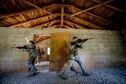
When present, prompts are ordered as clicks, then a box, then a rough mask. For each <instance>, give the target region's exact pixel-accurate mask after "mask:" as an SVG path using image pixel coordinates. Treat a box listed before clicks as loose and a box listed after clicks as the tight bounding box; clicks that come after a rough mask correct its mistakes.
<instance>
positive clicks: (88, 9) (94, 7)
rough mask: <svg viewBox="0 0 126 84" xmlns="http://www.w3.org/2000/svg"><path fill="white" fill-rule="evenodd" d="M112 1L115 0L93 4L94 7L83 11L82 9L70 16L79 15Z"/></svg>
mask: <svg viewBox="0 0 126 84" xmlns="http://www.w3.org/2000/svg"><path fill="white" fill-rule="evenodd" d="M112 1H113V0H108V1H106V2H103V3H100V4H98V5H95V6H93V7H90V8H87V9H85V10H83V11H80V12H77V13H75V14H72V15H70V16H71V17H72V16H76V15H79V14H81V13H84V12H86V11H89V10H92V9H94V8H97V7H99V6H102V5H104V4H107V3H110V2H112Z"/></svg>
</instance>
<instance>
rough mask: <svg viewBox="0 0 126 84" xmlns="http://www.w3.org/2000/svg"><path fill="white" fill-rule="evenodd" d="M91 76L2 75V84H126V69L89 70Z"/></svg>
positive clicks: (49, 74) (70, 74)
mask: <svg viewBox="0 0 126 84" xmlns="http://www.w3.org/2000/svg"><path fill="white" fill-rule="evenodd" d="M88 71H89V72H90V73H91V75H90V76H87V77H86V76H84V77H83V76H81V75H80V74H78V75H75V73H74V72H71V71H70V72H69V74H68V77H69V79H67V80H62V79H61V78H58V77H57V75H56V74H57V73H56V72H51V71H50V72H45V73H42V72H40V73H39V74H37V75H35V76H27V73H26V72H20V73H16V72H15V73H14V72H11V73H1V74H0V84H126V68H101V69H93V70H88Z"/></svg>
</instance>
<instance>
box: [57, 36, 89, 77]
mask: <svg viewBox="0 0 126 84" xmlns="http://www.w3.org/2000/svg"><path fill="white" fill-rule="evenodd" d="M77 41H78V38H77V37H73V42H71V43H70V45H69V50H70V58H69V59H68V64H67V66H66V67H65V68H64V69H63V70H62V71H60V74H59V75H58V76H59V77H61V78H62V79H67V76H66V75H65V74H66V73H67V72H68V71H69V70H70V68H71V67H72V65H73V62H74V61H76V62H77V63H78V64H79V66H80V68H81V70H82V75H83V76H89V75H90V74H88V73H86V71H85V67H84V65H83V62H82V61H81V59H80V57H79V56H78V48H82V44H80V43H79V42H77ZM85 41H87V40H85Z"/></svg>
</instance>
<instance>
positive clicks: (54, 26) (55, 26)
mask: <svg viewBox="0 0 126 84" xmlns="http://www.w3.org/2000/svg"><path fill="white" fill-rule="evenodd" d="M57 27H60V24H59V25H53V26H51V27H50V28H57Z"/></svg>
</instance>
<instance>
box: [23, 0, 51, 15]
mask: <svg viewBox="0 0 126 84" xmlns="http://www.w3.org/2000/svg"><path fill="white" fill-rule="evenodd" d="M22 1H23V2H25V3H27V4H29V5H31V6H33V7H35V8H37V9H40V10H43V12H45V13H47V14H52V13H50V12H48V11H46V10H44V9H42V8H41V7H38V6H36V5H35V4H32V3H30V2H28V1H26V0H22Z"/></svg>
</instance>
